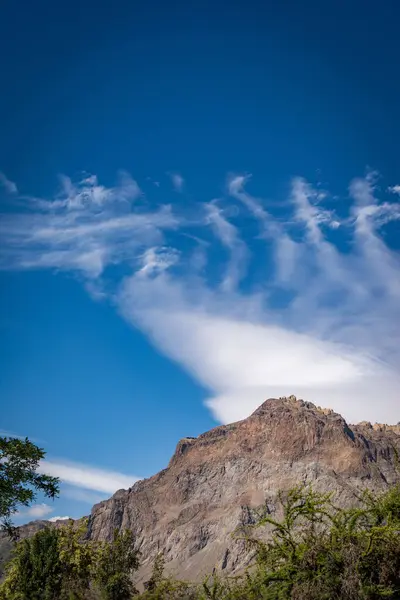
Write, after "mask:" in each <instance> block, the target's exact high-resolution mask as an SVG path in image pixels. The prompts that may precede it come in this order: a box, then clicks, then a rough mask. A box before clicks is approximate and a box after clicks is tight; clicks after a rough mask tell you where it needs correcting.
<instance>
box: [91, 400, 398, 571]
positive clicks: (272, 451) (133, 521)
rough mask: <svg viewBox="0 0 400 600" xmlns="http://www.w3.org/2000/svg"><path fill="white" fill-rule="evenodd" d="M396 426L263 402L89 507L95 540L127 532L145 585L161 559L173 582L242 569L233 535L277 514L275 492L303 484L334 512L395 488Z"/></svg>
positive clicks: (292, 403)
mask: <svg viewBox="0 0 400 600" xmlns="http://www.w3.org/2000/svg"><path fill="white" fill-rule="evenodd" d="M399 453H400V426H399V425H395V426H385V425H374V426H372V425H371V424H370V423H360V424H358V425H355V426H349V425H347V423H346V422H345V421H344V419H343V418H342V417H341V416H340V415H338V414H336V413H334V412H333V411H331V410H329V409H328V410H326V409H320V408H318V407H316V406H314V405H313V404H311V403H308V402H304V401H302V400H297V399H296V398H295V397H293V396H291V397H289V398H280V399H270V400H267V401H266V402H264V403H263V404H262V405H261V406H260V407H259V408H258V409H257V410H256V411H255V412H254V413H253V414H252V415H251V416H250V417H249V418H247V419H245V420H243V421H239V422H237V423H233V424H231V425H224V426H221V427H216V428H215V429H212V430H211V431H208V432H207V433H204V434H202V435H200V436H199V437H198V438H184V439H182V440H181V441H180V442H179V443H178V445H177V448H176V451H175V453H174V455H173V457H172V458H171V461H170V463H169V465H168V467H167V468H166V469H164V470H163V471H161V472H159V473H157V474H156V475H154V476H153V477H151V478H149V479H146V480H143V481H139V482H137V483H136V484H135V485H134V486H133V487H132V488H131V489H130V490H126V491H125V490H120V491H118V492H117V493H116V494H114V496H113V497H112V498H110V499H109V500H107V501H105V502H101V503H100V504H97V505H95V506H94V507H93V509H92V513H91V516H90V521H89V537H90V538H91V539H95V540H96V539H99V540H100V539H111V537H112V533H113V530H114V529H115V528H130V529H132V530H133V532H134V533H135V535H136V537H137V539H138V542H139V543H140V546H141V550H142V558H143V567H142V570H141V576H142V577H143V578H144V577H146V576H147V575H148V573H149V571H150V568H151V562H152V560H153V559H154V557H155V555H156V554H157V552H159V551H161V550H163V551H164V552H165V558H166V562H167V568H168V570H169V571H170V572H173V573H174V574H175V575H177V576H179V577H183V578H186V579H198V578H200V577H201V576H202V574H204V573H206V572H210V571H211V570H212V569H213V568H214V567H217V568H222V569H225V570H226V571H229V572H234V571H235V570H238V569H240V568H241V567H243V566H244V565H245V564H246V561H247V560H248V555H247V554H246V552H245V551H244V547H243V544H241V543H238V542H237V541H235V540H234V539H233V538H232V536H231V533H232V532H233V531H234V530H235V529H236V528H237V527H238V526H240V525H246V524H249V523H251V522H252V521H253V519H254V514H255V511H256V510H258V509H260V507H262V508H263V510H267V511H268V512H275V511H276V510H278V503H277V493H278V491H279V490H281V489H288V488H290V487H292V486H294V485H297V484H299V483H312V484H313V486H314V487H315V489H317V490H320V491H331V490H333V491H335V492H336V501H337V502H338V503H339V504H343V505H345V504H349V503H354V502H355V501H356V496H355V494H356V493H357V491H358V490H361V489H363V488H365V487H368V488H370V489H373V490H376V491H378V490H383V489H385V488H386V487H387V486H388V485H390V484H393V483H395V482H400V474H399V473H400V471H399V468H398V462H399V461H398V456H399Z"/></svg>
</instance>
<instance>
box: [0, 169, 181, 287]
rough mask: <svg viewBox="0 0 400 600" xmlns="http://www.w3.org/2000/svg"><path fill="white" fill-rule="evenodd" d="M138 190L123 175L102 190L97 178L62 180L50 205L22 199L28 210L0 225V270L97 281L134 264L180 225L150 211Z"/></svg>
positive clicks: (164, 211) (166, 213)
mask: <svg viewBox="0 0 400 600" xmlns="http://www.w3.org/2000/svg"><path fill="white" fill-rule="evenodd" d="M139 197H141V191H140V188H139V186H138V184H137V183H136V182H135V181H134V180H133V179H132V178H131V177H130V175H128V174H127V173H121V174H120V176H119V182H118V185H117V186H115V187H113V188H106V187H104V186H101V185H99V184H98V181H97V177H95V176H86V177H84V178H83V179H82V180H81V181H78V182H77V183H73V182H72V181H71V180H70V179H69V178H67V177H62V178H61V191H60V193H59V194H57V195H56V197H55V198H53V199H51V200H47V199H37V198H24V199H22V200H23V201H24V202H25V203H26V210H24V211H20V212H8V213H5V214H4V215H3V218H2V221H1V223H0V235H1V237H2V241H3V244H2V248H1V250H0V268H3V269H12V268H23V269H34V268H36V269H38V268H53V269H63V270H74V271H78V272H80V273H82V274H83V275H84V276H85V277H87V278H90V279H95V278H98V277H99V276H100V275H101V274H102V273H103V271H104V269H105V268H106V267H107V266H108V265H115V264H120V263H121V262H128V263H129V262H131V263H133V262H134V261H135V259H136V258H137V256H138V254H140V252H142V251H143V248H145V247H146V246H147V245H148V244H153V245H154V244H160V243H162V242H163V239H164V233H163V232H164V231H165V230H173V229H176V228H177V226H178V221H177V219H176V218H175V217H174V215H173V214H172V211H171V207H170V206H168V205H163V206H160V207H159V208H158V209H156V210H150V209H149V208H148V207H147V206H146V205H144V203H143V202H141V204H140V206H139V205H137V203H136V200H137V199H138V198H139Z"/></svg>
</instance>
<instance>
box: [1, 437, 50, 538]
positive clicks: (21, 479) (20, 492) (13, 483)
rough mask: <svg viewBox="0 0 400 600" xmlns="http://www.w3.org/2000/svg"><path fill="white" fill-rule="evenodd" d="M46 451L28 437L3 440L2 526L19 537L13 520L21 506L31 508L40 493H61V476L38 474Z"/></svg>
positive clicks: (12, 535)
mask: <svg viewBox="0 0 400 600" xmlns="http://www.w3.org/2000/svg"><path fill="white" fill-rule="evenodd" d="M44 456H45V452H44V450H43V449H42V448H38V447H37V446H35V444H33V443H32V442H30V441H29V440H28V438H26V439H25V440H20V439H16V438H9V437H0V526H1V528H2V529H3V530H5V531H7V533H8V534H9V535H10V536H11V537H15V536H16V529H15V527H14V526H13V523H12V520H11V517H12V515H13V514H14V513H15V512H16V511H17V509H18V507H19V506H29V505H30V504H32V502H34V501H35V499H36V497H37V493H38V492H42V493H43V494H44V495H45V496H47V497H48V498H55V497H57V496H58V494H59V480H58V478H57V477H51V476H49V475H43V474H40V473H38V472H37V469H38V467H39V462H40V461H41V460H42V459H43V458H44Z"/></svg>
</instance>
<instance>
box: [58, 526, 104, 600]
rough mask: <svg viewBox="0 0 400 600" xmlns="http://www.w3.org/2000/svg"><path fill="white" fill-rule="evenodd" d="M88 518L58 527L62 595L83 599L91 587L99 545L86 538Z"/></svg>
mask: <svg viewBox="0 0 400 600" xmlns="http://www.w3.org/2000/svg"><path fill="white" fill-rule="evenodd" d="M87 525H88V521H87V519H82V521H81V522H80V523H79V522H78V523H77V522H75V521H73V520H72V519H71V521H70V522H69V523H68V524H67V525H64V526H63V527H60V529H58V556H59V561H60V564H61V565H62V573H63V583H62V597H63V598H67V599H68V600H83V599H84V598H86V597H87V595H88V593H89V590H90V588H91V580H92V571H93V568H94V565H95V563H96V553H97V546H96V544H95V543H94V542H90V541H87V540H85V537H86V533H87Z"/></svg>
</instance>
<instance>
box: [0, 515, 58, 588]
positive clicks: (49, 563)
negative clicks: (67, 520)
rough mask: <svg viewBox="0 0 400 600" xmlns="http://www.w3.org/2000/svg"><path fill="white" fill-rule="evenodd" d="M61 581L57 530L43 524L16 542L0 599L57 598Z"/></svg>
mask: <svg viewBox="0 0 400 600" xmlns="http://www.w3.org/2000/svg"><path fill="white" fill-rule="evenodd" d="M62 583H63V573H62V565H61V563H60V559H59V551H58V531H57V530H56V529H54V528H50V527H46V528H45V529H43V530H41V531H38V532H37V533H36V534H35V535H34V536H32V537H31V538H27V539H23V540H21V541H20V542H18V543H17V544H16V547H15V550H14V552H13V558H12V560H11V562H10V563H9V564H8V566H7V571H6V578H5V581H4V582H3V584H2V586H1V588H0V599H1V600H59V599H60V597H61V590H62Z"/></svg>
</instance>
